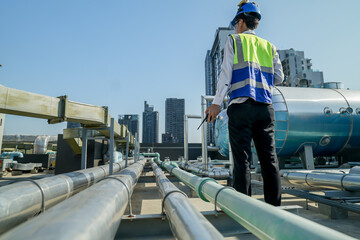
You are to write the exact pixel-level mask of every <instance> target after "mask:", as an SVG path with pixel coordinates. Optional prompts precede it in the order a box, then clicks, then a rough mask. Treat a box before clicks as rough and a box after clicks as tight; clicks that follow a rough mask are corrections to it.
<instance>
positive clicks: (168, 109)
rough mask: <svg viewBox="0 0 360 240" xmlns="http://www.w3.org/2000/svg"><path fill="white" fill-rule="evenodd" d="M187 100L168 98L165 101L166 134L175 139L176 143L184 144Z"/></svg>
mask: <svg viewBox="0 0 360 240" xmlns="http://www.w3.org/2000/svg"><path fill="white" fill-rule="evenodd" d="M184 115H185V99H178V98H167V99H166V101H165V132H166V133H169V134H171V135H172V136H173V137H174V143H183V142H184Z"/></svg>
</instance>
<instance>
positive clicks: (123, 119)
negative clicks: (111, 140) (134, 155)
mask: <svg viewBox="0 0 360 240" xmlns="http://www.w3.org/2000/svg"><path fill="white" fill-rule="evenodd" d="M118 123H119V124H123V125H126V126H127V127H128V129H129V131H130V132H131V133H132V134H133V135H134V136H136V135H135V134H136V133H137V134H138V135H137V140H139V115H138V114H127V115H119V118H118Z"/></svg>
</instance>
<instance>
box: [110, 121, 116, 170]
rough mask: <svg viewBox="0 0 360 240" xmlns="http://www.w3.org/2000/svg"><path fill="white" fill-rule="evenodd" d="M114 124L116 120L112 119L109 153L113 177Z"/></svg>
mask: <svg viewBox="0 0 360 240" xmlns="http://www.w3.org/2000/svg"><path fill="white" fill-rule="evenodd" d="M114 124H115V119H114V118H111V119H110V140H109V145H110V147H109V152H110V175H113V173H114V171H113V164H114V151H115V149H114V145H115V140H114Z"/></svg>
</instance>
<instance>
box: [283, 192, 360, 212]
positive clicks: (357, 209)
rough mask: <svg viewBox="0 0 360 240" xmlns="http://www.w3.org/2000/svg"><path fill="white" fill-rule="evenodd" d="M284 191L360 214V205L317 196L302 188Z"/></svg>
mask: <svg viewBox="0 0 360 240" xmlns="http://www.w3.org/2000/svg"><path fill="white" fill-rule="evenodd" d="M282 192H283V193H287V194H290V195H294V196H297V197H301V198H305V199H309V200H311V201H315V202H318V203H323V204H326V205H329V206H332V207H336V208H341V209H344V210H347V211H351V212H355V213H358V214H360V207H358V206H354V205H350V204H348V203H342V202H338V201H334V200H330V199H326V198H324V197H321V196H317V195H316V194H312V193H308V192H305V191H302V190H298V189H283V190H282Z"/></svg>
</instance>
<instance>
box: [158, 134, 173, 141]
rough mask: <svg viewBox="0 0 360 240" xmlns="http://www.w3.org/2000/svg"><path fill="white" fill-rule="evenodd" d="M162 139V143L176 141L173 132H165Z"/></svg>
mask: <svg viewBox="0 0 360 240" xmlns="http://www.w3.org/2000/svg"><path fill="white" fill-rule="evenodd" d="M161 140H162V141H161V142H162V143H175V138H174V136H173V135H172V134H171V133H163V134H162V135H161Z"/></svg>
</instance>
